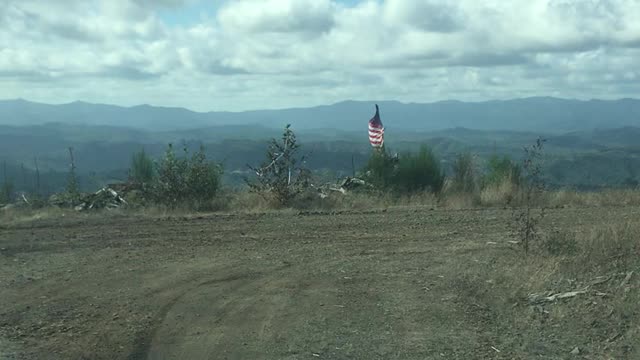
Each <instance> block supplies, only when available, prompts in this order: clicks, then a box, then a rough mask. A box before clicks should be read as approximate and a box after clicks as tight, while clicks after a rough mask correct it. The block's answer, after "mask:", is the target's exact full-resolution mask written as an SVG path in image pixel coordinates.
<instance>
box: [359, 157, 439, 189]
mask: <svg viewBox="0 0 640 360" xmlns="http://www.w3.org/2000/svg"><path fill="white" fill-rule="evenodd" d="M364 170H365V180H366V181H367V182H369V183H370V184H372V185H373V186H374V187H375V188H377V189H379V190H383V191H393V192H394V193H396V194H400V195H403V194H412V193H417V192H421V191H425V190H428V191H431V192H439V191H440V190H441V189H442V185H443V184H444V175H443V173H442V170H441V168H440V163H439V161H438V160H437V158H436V157H435V155H434V154H433V152H432V151H431V149H430V148H429V147H427V146H423V147H422V148H421V149H420V151H418V152H417V153H405V154H403V155H401V156H398V157H394V156H391V155H390V154H389V153H388V152H387V150H386V149H382V150H380V151H376V152H374V153H373V154H372V155H371V157H370V158H369V162H368V163H367V165H366V167H365V169H364Z"/></svg>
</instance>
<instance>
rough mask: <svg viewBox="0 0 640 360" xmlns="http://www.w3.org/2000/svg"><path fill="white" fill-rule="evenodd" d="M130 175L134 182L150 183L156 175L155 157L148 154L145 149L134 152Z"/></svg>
mask: <svg viewBox="0 0 640 360" xmlns="http://www.w3.org/2000/svg"><path fill="white" fill-rule="evenodd" d="M129 177H130V178H131V180H132V181H133V182H136V183H139V184H149V183H151V182H152V181H153V179H154V177H155V169H154V164H153V159H151V157H149V155H147V153H146V152H145V151H144V149H142V150H141V151H139V152H137V153H135V154H133V156H132V158H131V169H130V171H129Z"/></svg>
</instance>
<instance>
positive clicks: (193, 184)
mask: <svg viewBox="0 0 640 360" xmlns="http://www.w3.org/2000/svg"><path fill="white" fill-rule="evenodd" d="M183 151H184V155H183V156H182V157H177V156H176V155H175V153H174V151H173V146H172V145H171V144H169V147H168V148H167V151H166V152H165V156H164V158H163V159H162V160H161V161H160V163H159V164H158V175H157V180H156V181H155V182H154V186H153V193H154V197H155V200H156V202H158V203H160V204H163V205H166V206H169V207H172V208H175V207H177V206H179V205H181V206H185V205H186V206H188V207H191V208H195V209H198V210H206V209H207V207H208V205H209V204H211V202H212V200H214V198H215V197H216V195H217V194H218V191H219V190H220V185H221V181H220V179H221V177H222V168H221V167H220V165H218V164H216V163H214V162H212V161H208V160H207V158H206V156H205V153H204V148H203V147H200V149H199V150H198V151H197V152H196V153H195V154H193V155H192V156H189V151H188V149H187V148H186V147H185V148H184V150H183Z"/></svg>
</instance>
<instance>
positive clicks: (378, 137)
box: [369, 105, 384, 148]
mask: <svg viewBox="0 0 640 360" xmlns="http://www.w3.org/2000/svg"><path fill="white" fill-rule="evenodd" d="M369 143H371V146H373V147H376V148H379V147H382V145H383V144H384V126H383V125H382V121H381V120H380V112H379V111H378V105H376V114H375V115H374V116H373V118H371V120H369Z"/></svg>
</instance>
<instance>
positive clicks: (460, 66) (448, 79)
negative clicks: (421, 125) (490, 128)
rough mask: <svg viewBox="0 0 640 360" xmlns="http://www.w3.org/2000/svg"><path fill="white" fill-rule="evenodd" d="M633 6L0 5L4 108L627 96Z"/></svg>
mask: <svg viewBox="0 0 640 360" xmlns="http://www.w3.org/2000/svg"><path fill="white" fill-rule="evenodd" d="M639 93H640V1H639V0H508V1H507V0H482V1H479V0H458V1H456V0H384V1H382V0H378V1H374V0H235V1H211V0H208V1H207V0H97V1H91V0H0V98H2V99H10V98H24V99H28V100H33V101H42V102H48V103H64V102H71V101H75V100H83V101H89V102H99V103H111V104H119V105H136V104H141V103H149V104H154V105H163V106H182V107H187V108H191V109H194V110H200V111H204V110H232V111H237V110H247V109H263V108H283V107H298V106H310V105H319V104H328V103H333V102H337V101H341V100H346V99H355V100H383V99H384V100H400V101H405V102H431V101H438V100H444V99H459V100H470V101H480V100H487V99H507V98H515V97H526V96H558V97H566V98H579V99H590V98H606V99H610V98H621V97H637V96H638V94H639Z"/></svg>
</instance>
